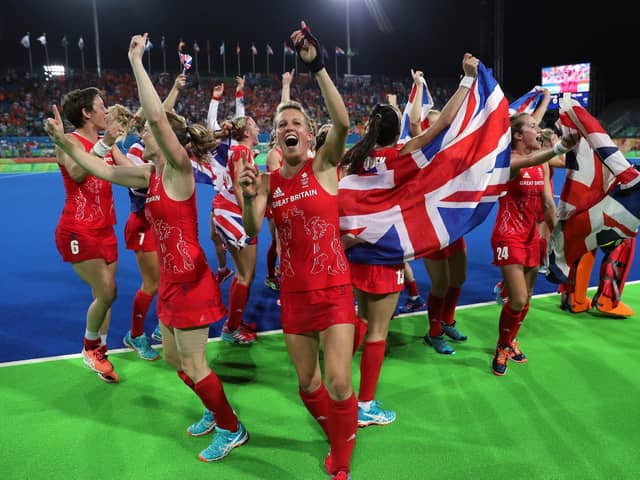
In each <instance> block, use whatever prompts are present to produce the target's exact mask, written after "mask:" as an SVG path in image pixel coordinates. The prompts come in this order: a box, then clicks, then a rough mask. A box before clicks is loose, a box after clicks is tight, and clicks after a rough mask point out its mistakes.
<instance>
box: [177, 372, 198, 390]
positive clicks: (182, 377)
mask: <svg viewBox="0 0 640 480" xmlns="http://www.w3.org/2000/svg"><path fill="white" fill-rule="evenodd" d="M176 373H177V374H178V376H179V377H180V380H182V381H183V382H184V384H185V385H186V386H187V387H189V388H190V389H191V390H193V387H194V386H195V383H193V380H191V379H190V378H189V376H188V375H187V374H186V373H184V371H182V370H178V371H177V372H176Z"/></svg>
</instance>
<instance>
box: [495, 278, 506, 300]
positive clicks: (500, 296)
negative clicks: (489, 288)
mask: <svg viewBox="0 0 640 480" xmlns="http://www.w3.org/2000/svg"><path fill="white" fill-rule="evenodd" d="M493 293H494V294H495V296H496V303H497V304H498V305H504V304H505V303H507V302H508V301H509V293H508V292H507V287H506V285H505V284H504V280H500V281H499V282H498V283H496V285H495V287H493Z"/></svg>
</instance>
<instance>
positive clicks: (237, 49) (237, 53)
mask: <svg viewBox="0 0 640 480" xmlns="http://www.w3.org/2000/svg"><path fill="white" fill-rule="evenodd" d="M236 55H240V42H238V43H236Z"/></svg>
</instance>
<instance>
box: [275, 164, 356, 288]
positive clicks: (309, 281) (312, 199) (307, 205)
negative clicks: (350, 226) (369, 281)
mask: <svg viewBox="0 0 640 480" xmlns="http://www.w3.org/2000/svg"><path fill="white" fill-rule="evenodd" d="M312 164H313V160H312V159H309V160H307V162H306V164H305V165H304V166H303V167H302V169H300V171H299V172H298V173H297V174H296V175H295V176H293V177H292V178H284V177H282V175H281V174H280V171H279V170H276V171H274V172H271V174H270V190H271V192H270V193H269V204H270V206H271V209H272V212H273V219H274V221H275V225H276V228H277V229H278V236H279V238H280V243H281V256H280V272H281V276H280V289H281V291H282V292H302V291H308V290H320V289H324V288H328V287H334V286H338V285H347V284H350V283H351V274H350V271H349V264H348V263H347V259H346V257H345V254H344V250H343V249H342V244H341V242H340V227H339V222H338V196H337V195H331V194H329V193H327V191H326V190H325V189H324V188H323V187H322V185H320V183H319V182H318V180H317V179H316V176H315V174H314V173H313V167H312Z"/></svg>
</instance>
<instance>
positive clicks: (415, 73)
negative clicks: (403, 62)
mask: <svg viewBox="0 0 640 480" xmlns="http://www.w3.org/2000/svg"><path fill="white" fill-rule="evenodd" d="M411 78H413V83H415V84H416V85H420V84H421V83H422V79H423V78H424V73H422V71H421V70H414V69H413V68H412V69H411Z"/></svg>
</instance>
